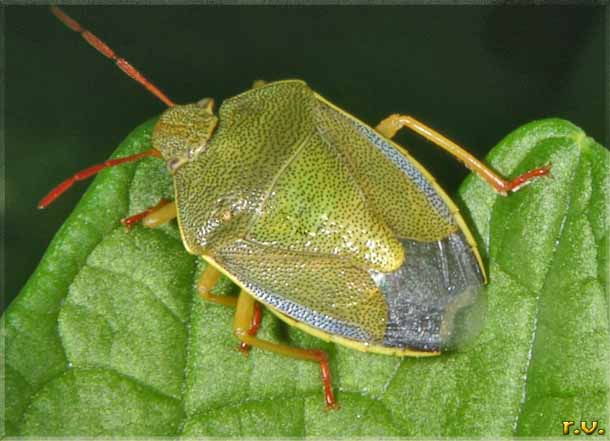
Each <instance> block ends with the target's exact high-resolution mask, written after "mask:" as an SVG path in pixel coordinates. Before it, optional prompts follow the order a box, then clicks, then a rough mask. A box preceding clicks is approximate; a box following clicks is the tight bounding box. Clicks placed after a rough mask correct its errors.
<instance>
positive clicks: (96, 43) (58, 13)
mask: <svg viewBox="0 0 610 441" xmlns="http://www.w3.org/2000/svg"><path fill="white" fill-rule="evenodd" d="M51 12H52V13H53V15H55V17H57V18H58V19H59V21H61V22H62V23H63V24H65V25H66V26H67V27H69V28H70V29H72V30H73V31H75V32H78V33H79V34H81V36H82V37H83V38H84V39H85V40H86V41H87V43H89V44H90V45H91V46H93V47H94V48H95V49H97V50H98V51H99V52H101V53H102V54H103V55H105V56H106V57H108V58H110V59H111V60H112V61H114V63H115V64H116V65H117V66H118V67H119V69H121V70H122V71H123V72H125V73H126V74H127V75H129V76H130V77H131V78H132V79H134V80H136V81H137V82H138V83H140V84H141V85H143V86H144V87H145V88H146V89H147V90H148V91H149V92H151V93H152V94H153V95H154V96H156V97H157V98H159V99H160V100H161V101H163V102H164V103H165V104H166V105H167V106H168V107H174V106H175V104H174V102H173V101H172V100H170V99H169V98H168V97H167V96H166V95H165V94H164V93H163V92H161V90H160V89H159V88H158V87H157V86H155V85H154V84H153V83H152V82H150V81H149V80H148V79H147V78H146V77H145V76H144V75H142V74H141V73H140V72H139V71H138V70H137V69H136V68H135V67H133V66H132V65H131V64H129V62H127V60H125V59H124V58H121V57H119V56H117V55H116V54H115V53H114V51H113V50H112V49H111V48H110V47H109V46H108V45H107V44H106V43H104V42H103V41H102V40H100V39H99V38H98V37H96V36H95V35H94V34H93V33H92V32H91V31H89V30H88V29H85V28H83V27H82V26H81V25H80V23H79V22H77V21H76V20H74V19H73V18H72V17H70V16H69V15H68V14H66V13H65V12H64V11H62V10H61V9H60V8H58V7H57V6H51ZM148 156H154V157H161V153H160V152H159V151H158V150H156V149H150V150H147V151H145V152H142V153H138V154H135V155H131V156H126V157H124V158H116V159H110V160H108V161H105V162H103V163H102V164H98V165H93V166H91V167H88V168H86V169H84V170H81V171H79V172H78V173H76V174H74V175H73V176H72V177H71V178H68V179H66V180H65V181H63V182H62V183H61V184H59V185H58V186H56V187H55V188H54V189H52V190H51V191H50V192H49V193H48V194H47V195H46V196H45V197H44V198H42V199H41V200H40V202H39V203H38V208H40V209H42V208H46V207H47V206H48V205H50V204H51V203H52V202H53V201H54V200H55V199H57V198H58V197H59V196H60V195H61V194H62V193H64V192H65V191H66V190H68V189H69V188H70V187H72V186H73V185H74V183H76V182H77V181H82V180H85V179H87V178H90V177H91V176H93V175H95V174H96V173H98V172H100V171H102V170H104V169H106V168H108V167H114V166H115V165H119V164H123V163H125V162H132V161H137V160H139V159H142V158H145V157H148Z"/></svg>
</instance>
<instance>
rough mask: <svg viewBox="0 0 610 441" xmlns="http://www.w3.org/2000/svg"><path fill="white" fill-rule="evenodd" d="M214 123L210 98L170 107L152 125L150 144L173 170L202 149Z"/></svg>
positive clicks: (212, 105) (171, 171)
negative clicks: (153, 126) (151, 141)
mask: <svg viewBox="0 0 610 441" xmlns="http://www.w3.org/2000/svg"><path fill="white" fill-rule="evenodd" d="M217 124H218V117H217V116H216V115H214V100H213V99H212V98H204V99H202V100H200V101H198V102H196V103H194V104H185V105H177V106H174V107H171V108H169V109H168V110H166V111H165V112H164V113H163V115H161V118H159V121H158V122H157V124H156V125H155V128H154V130H153V137H152V139H153V148H154V149H156V150H158V151H160V152H161V155H162V156H163V159H165V161H166V162H167V167H168V169H169V171H170V173H172V174H173V173H175V172H176V170H178V168H179V167H180V166H181V165H183V164H185V163H187V162H189V161H192V160H194V159H195V158H196V157H197V156H198V155H199V154H200V153H202V152H204V151H205V150H206V147H207V144H208V141H209V140H210V138H211V137H212V134H213V133H214V130H215V129H216V125H217Z"/></svg>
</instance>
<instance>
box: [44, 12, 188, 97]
mask: <svg viewBox="0 0 610 441" xmlns="http://www.w3.org/2000/svg"><path fill="white" fill-rule="evenodd" d="M51 12H52V13H53V15H54V16H55V17H57V18H58V19H59V21H61V22H62V23H63V24H65V25H66V26H67V27H69V28H70V29H72V30H73V31H74V32H78V33H79V34H80V35H81V36H82V37H83V38H84V39H85V40H86V41H87V43H89V44H90V45H91V46H93V47H94V48H95V49H97V50H98V51H99V52H100V53H102V54H103V55H104V56H106V57H108V58H110V59H111V60H112V61H114V63H115V64H116V65H117V66H118V68H119V69H121V70H122V71H123V72H125V73H126V74H127V75H129V76H130V77H131V78H132V79H134V80H135V81H137V82H138V83H140V84H141V85H142V86H144V87H145V88H146V89H147V90H148V91H149V92H150V93H152V94H153V95H154V96H156V97H157V98H159V99H160V100H161V101H163V103H165V105H166V106H168V107H174V106H175V105H176V104H175V103H174V102H173V101H172V100H170V99H169V98H168V97H167V96H166V95H165V94H164V93H163V92H161V90H160V89H159V88H158V87H157V86H155V85H154V84H153V83H152V82H151V81H150V80H148V79H147V78H146V77H145V76H144V75H142V74H141V73H140V72H139V71H138V70H137V69H136V68H135V67H133V66H132V65H131V64H129V62H128V61H127V60H125V59H124V58H121V57H119V56H118V55H117V54H115V53H114V51H113V50H112V49H111V48H110V47H109V46H108V45H107V44H106V43H104V42H103V41H102V40H100V39H99V38H98V37H96V36H95V35H94V34H93V33H92V32H91V31H89V30H88V29H85V28H84V27H82V26H81V25H80V23H79V22H77V21H76V20H74V19H73V18H72V17H70V16H69V15H68V14H66V13H65V12H64V11H62V10H61V9H60V8H59V7H57V6H51Z"/></svg>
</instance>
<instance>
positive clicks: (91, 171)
mask: <svg viewBox="0 0 610 441" xmlns="http://www.w3.org/2000/svg"><path fill="white" fill-rule="evenodd" d="M148 156H155V157H159V158H160V157H161V153H160V152H159V150H155V149H150V150H147V151H145V152H142V153H137V154H135V155H132V156H126V157H124V158H117V159H109V160H108V161H104V162H103V163H102V164H97V165H93V166H91V167H89V168H86V169H84V170H81V171H79V172H78V173H76V174H75V175H74V176H72V177H71V178H68V179H66V180H65V181H63V182H62V183H61V184H59V185H58V186H57V187H55V188H54V189H53V190H51V191H50V192H49V193H48V194H47V195H46V196H45V197H44V198H42V199H41V200H40V202H39V203H38V208H40V209H42V208H46V207H47V206H49V204H51V203H52V202H53V201H54V200H55V199H57V198H58V197H59V196H60V195H61V194H62V193H64V192H65V191H66V190H67V189H69V188H70V187H72V186H73V185H74V183H75V182H76V181H83V180H85V179H88V178H90V177H91V176H93V175H95V174H96V173H98V172H100V171H102V170H104V169H105V168H108V167H114V166H115V165H119V164H123V163H125V162H132V161H137V160H138V159H142V158H146V157H148Z"/></svg>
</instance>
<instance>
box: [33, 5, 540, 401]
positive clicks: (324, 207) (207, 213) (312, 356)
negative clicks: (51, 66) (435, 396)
mask: <svg viewBox="0 0 610 441" xmlns="http://www.w3.org/2000/svg"><path fill="white" fill-rule="evenodd" d="M52 10H53V13H54V14H55V15H56V16H57V17H58V18H59V19H60V20H61V21H62V22H63V23H65V24H66V25H67V26H68V27H70V28H71V29H72V30H74V31H77V32H79V33H81V34H82V35H83V37H84V38H85V39H86V40H87V41H88V42H89V43H90V44H92V45H93V46H94V47H95V48H96V49H98V50H99V51H100V52H102V53H103V54H104V55H106V56H107V57H109V58H111V59H112V60H114V61H115V62H116V64H117V65H118V66H119V67H120V68H121V69H122V70H123V71H125V72H126V73H127V74H128V75H130V76H131V77H132V78H134V79H136V81H139V82H140V83H141V84H143V85H144V86H145V87H146V88H147V89H148V90H149V91H151V92H152V93H153V94H155V95H156V96H157V97H158V98H160V99H161V100H162V101H163V102H164V103H166V104H167V105H168V106H169V107H170V108H169V109H168V110H167V111H166V112H165V113H164V114H163V115H162V116H161V118H160V119H159V121H158V122H157V124H156V126H155V128H154V131H153V137H152V148H151V149H150V150H148V151H146V152H143V153H140V154H137V155H134V156H130V157H126V158H120V159H114V160H110V161H107V162H105V163H104V164H101V165H98V166H93V167H90V168H89V169H86V170H84V171H83V172H81V173H78V174H76V175H75V176H73V177H72V178H70V179H68V180H66V181H64V182H63V183H62V184H60V185H59V186H58V187H56V188H55V189H53V190H52V191H51V192H50V193H49V195H47V196H46V197H45V198H44V199H43V200H42V201H41V203H40V207H41V208H42V207H45V206H47V205H48V204H49V203H51V202H52V201H53V200H54V199H55V198H57V197H58V196H59V195H60V194H61V193H62V192H63V191H65V190H66V189H67V188H69V187H70V186H71V185H72V184H73V183H74V182H75V181H77V180H81V179H84V178H87V177H89V176H91V175H93V174H95V173H97V172H98V171H100V170H102V169H104V168H106V167H109V166H114V165H118V164H120V163H124V162H128V161H133V160H137V159H140V158H142V157H146V156H155V157H160V158H162V159H163V160H164V161H165V162H166V164H167V168H168V170H169V172H170V173H171V174H172V175H173V182H174V190H175V200H174V201H161V202H160V203H159V204H158V205H157V206H155V207H153V208H151V209H149V210H147V211H145V212H143V213H139V214H135V215H132V216H130V217H129V218H126V219H124V220H123V222H124V223H125V224H126V225H132V224H133V223H135V222H138V221H142V222H143V224H144V226H147V227H155V226H157V225H160V224H162V223H165V222H169V221H171V220H172V219H174V218H177V222H178V226H179V230H180V234H181V236H182V241H183V243H184V246H185V248H186V249H187V251H188V252H190V253H192V254H195V255H198V256H201V257H202V258H203V259H204V260H205V261H206V262H207V263H208V266H207V267H206V269H205V271H204V272H203V273H202V275H201V277H200V280H199V283H198V290H199V293H200V294H201V297H202V298H203V299H205V300H208V301H211V302H215V303H220V304H224V305H227V306H230V307H234V308H235V310H236V312H235V320H234V324H233V328H234V332H235V335H236V336H237V337H238V338H239V340H240V341H241V342H242V348H243V349H244V350H247V349H248V348H249V347H250V346H252V347H257V348H260V349H263V350H269V351H273V352H276V353H279V354H283V355H286V356H290V357H294V358H300V359H306V360H312V361H315V362H319V363H320V367H321V371H322V377H323V382H324V389H325V399H326V404H327V406H329V407H333V406H335V404H336V400H335V397H334V394H333V390H332V383H331V378H330V369H329V365H328V360H327V356H326V354H325V353H324V352H322V351H319V350H305V349H297V348H294V347H290V346H287V345H284V344H279V343H273V342H269V341H265V340H262V339H259V338H257V337H256V330H257V329H258V326H259V324H260V320H261V314H260V309H259V308H258V303H260V304H263V305H265V306H266V307H268V308H269V309H270V310H271V311H272V312H273V313H274V314H276V315H277V316H278V317H279V318H280V319H282V320H283V321H285V322H286V323H288V324H289V325H291V326H295V327H298V328H299V329H302V330H303V331H305V332H307V333H310V334H312V335H314V336H316V337H319V338H321V339H324V340H327V341H332V342H335V343H337V344H341V345H344V346H347V347H350V348H354V349H358V350H362V351H370V352H376V353H382V354H390V355H398V356H428V355H437V354H439V353H441V352H442V350H444V349H446V348H448V347H451V346H452V345H455V344H459V343H460V342H462V341H463V340H466V339H468V337H469V336H471V335H472V334H473V333H476V329H477V327H478V326H477V325H480V323H481V316H482V310H483V309H484V308H483V307H484V302H483V300H482V299H483V296H482V289H481V288H482V286H483V284H484V283H485V272H484V268H483V264H482V261H481V258H480V256H479V253H478V251H477V249H476V244H475V241H474V239H473V237H472V234H471V233H470V232H469V230H468V227H467V226H466V224H465V222H464V220H463V219H462V217H461V216H460V214H459V212H458V209H457V207H456V206H455V204H454V203H453V202H452V201H451V199H450V198H449V197H448V196H447V195H446V194H445V193H444V192H443V190H442V189H441V188H440V187H439V186H438V185H437V184H436V182H435V180H434V178H433V177H432V176H431V175H430V174H429V173H428V172H427V171H426V170H425V169H424V168H423V167H422V166H421V165H420V164H419V163H417V162H416V161H415V160H414V159H413V158H411V157H410V156H409V155H408V153H407V152H406V151H405V150H403V149H402V148H401V147H400V146H398V145H397V144H395V143H394V142H393V141H392V138H393V137H394V136H395V134H396V132H397V131H398V130H399V129H401V128H403V127H406V128H410V129H412V130H414V131H416V132H417V133H419V134H421V135H422V136H425V137H426V138H428V139H429V140H431V141H432V142H434V143H436V144H437V145H439V146H440V147H442V148H444V149H445V150H447V151H449V152H450V153H451V154H453V155H454V156H456V157H457V158H458V159H460V160H461V161H463V162H464V163H465V164H466V166H467V167H469V168H470V169H471V170H472V171H474V172H475V173H477V174H478V175H479V176H481V178H483V179H485V180H486V181H487V182H488V183H490V184H491V185H492V186H493V187H494V188H495V189H496V190H497V191H498V192H500V193H502V194H507V193H509V192H511V191H516V190H517V189H519V188H520V187H522V186H523V185H524V184H526V183H528V182H530V181H531V180H532V179H533V178H535V177H537V176H542V175H545V174H547V173H548V170H549V168H548V167H542V168H539V169H535V170H532V171H530V172H527V173H525V174H523V175H521V176H519V177H517V178H515V179H513V180H511V181H506V180H504V179H503V178H501V177H499V176H497V175H496V174H495V173H494V172H493V171H491V170H490V169H489V168H487V167H486V166H485V165H484V164H482V163H481V162H480V161H478V160H477V159H476V158H474V157H473V156H472V155H470V154H469V153H468V152H466V151H465V150H464V149H462V148H461V147H459V146H458V145H456V144H455V143H453V142H452V141H450V140H448V139H447V138H445V137H443V136H442V135H440V134H438V133H437V132H435V131H434V130H432V129H430V128H429V127H427V126H425V125H424V124H422V123H420V122H418V121H417V120H415V119H414V118H411V117H408V116H402V115H391V116H389V117H388V118H386V119H384V120H383V121H381V122H380V123H379V124H378V125H377V126H375V127H374V128H373V127H370V126H368V125H367V124H365V123H364V122H362V121H360V120H358V119H357V118H355V117H354V116H352V115H350V114H348V113H347V112H345V111H343V110H341V109H339V108H338V107H337V106H335V105H333V104H332V103H331V102H330V101H328V100H326V99H325V98H323V97H321V96H320V95H318V94H317V93H316V92H314V91H313V90H312V89H310V88H309V86H308V85H307V84H306V83H304V82H303V81H300V80H286V81H278V82H272V83H264V82H262V81H259V82H255V84H254V86H253V88H252V89H250V90H248V91H246V92H244V93H242V94H240V95H237V96H235V97H232V98H229V99H226V100H224V101H223V102H222V104H221V105H220V107H219V109H218V112H216V110H215V108H214V101H213V100H212V99H211V98H206V99H203V100H200V101H198V102H197V103H194V104H187V105H175V104H174V103H173V102H172V101H171V100H170V99H169V98H167V96H165V95H164V94H163V93H162V92H161V91H160V90H159V89H157V88H156V87H155V86H154V85H153V84H152V83H151V82H150V81H148V80H146V79H145V78H144V77H143V76H142V75H141V74H140V73H139V72H138V71H137V70H135V69H134V68H133V67H132V66H131V65H129V63H128V62H127V61H125V60H124V59H122V58H119V57H118V56H116V54H114V52H113V51H112V50H111V49H110V48H109V47H108V46H106V45H105V44H104V43H103V42H101V41H100V40H99V39H98V38H97V37H95V36H94V35H93V34H92V33H91V32H89V31H88V30H86V29H84V28H82V27H81V26H80V24H79V23H77V22H76V21H74V20H73V19H72V18H70V17H69V16H67V15H66V14H65V13H64V12H63V11H61V10H60V9H59V8H56V7H54V8H52ZM221 274H225V275H226V276H227V277H229V278H230V279H231V280H232V281H233V282H235V283H236V284H237V285H239V287H240V288H241V291H240V294H239V296H238V297H227V296H217V295H214V294H212V293H211V292H210V290H211V288H212V287H213V286H214V285H215V283H216V282H217V281H218V279H219V277H220V276H221ZM257 302H258V303H257Z"/></svg>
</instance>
